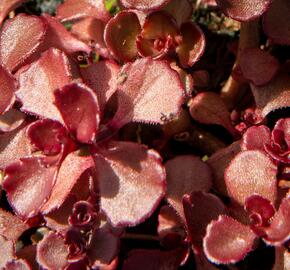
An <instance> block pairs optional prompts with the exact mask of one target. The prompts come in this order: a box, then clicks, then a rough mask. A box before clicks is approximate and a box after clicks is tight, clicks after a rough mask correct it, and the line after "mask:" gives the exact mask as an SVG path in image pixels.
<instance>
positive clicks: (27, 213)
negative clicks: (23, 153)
mask: <svg viewBox="0 0 290 270" xmlns="http://www.w3.org/2000/svg"><path fill="white" fill-rule="evenodd" d="M55 177H56V168H55V167H49V168H46V167H44V165H42V164H41V160H40V159H39V158H37V157H26V158H22V159H20V161H16V162H15V163H12V164H10V165H9V166H8V167H6V169H5V178H4V182H3V188H4V189H5V190H6V192H7V198H8V201H9V203H10V205H11V206H12V207H13V209H14V210H15V212H16V213H17V214H18V215H20V216H22V217H24V218H29V217H32V216H34V215H36V214H37V213H38V211H39V210H40V208H41V206H42V205H43V204H44V203H45V201H46V200H47V198H48V197H49V195H50V193H51V190H52V187H53V184H54V182H55Z"/></svg>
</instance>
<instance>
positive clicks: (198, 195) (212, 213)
mask: <svg viewBox="0 0 290 270" xmlns="http://www.w3.org/2000/svg"><path fill="white" fill-rule="evenodd" d="M183 207H184V214H185V218H186V225H187V230H188V234H189V238H190V241H191V244H192V249H193V251H194V253H196V254H200V253H201V252H202V239H203V237H204V236H205V233H206V226H207V225H208V224H209V223H210V222H211V221H212V220H214V219H217V218H218V216H219V215H221V214H225V212H226V207H225V206H224V204H223V202H222V201H221V200H220V199H219V198H218V197H216V196H215V195H213V194H210V193H206V192H201V191H196V192H193V193H191V195H185V196H184V197H183Z"/></svg>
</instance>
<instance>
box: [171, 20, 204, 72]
mask: <svg viewBox="0 0 290 270" xmlns="http://www.w3.org/2000/svg"><path fill="white" fill-rule="evenodd" d="M180 32H181V36H182V42H181V44H180V45H179V46H178V47H177V48H176V52H177V54H178V58H179V61H180V64H181V65H182V66H183V67H184V68H186V67H191V66H192V65H193V64H194V63H196V62H197V61H198V60H199V59H200V57H201V56H202V55H203V53H204V50H205V36H204V34H203V32H202V30H201V29H200V28H199V27H198V26H197V25H196V24H195V23H193V22H186V23H184V24H182V25H181V27H180Z"/></svg>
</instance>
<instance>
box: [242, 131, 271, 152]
mask: <svg viewBox="0 0 290 270" xmlns="http://www.w3.org/2000/svg"><path fill="white" fill-rule="evenodd" d="M270 138H271V132H270V129H269V128H268V127H266V126H263V125H262V126H252V127H250V128H248V129H247V131H246V132H245V133H244V135H243V140H242V142H241V149H242V150H261V151H264V145H265V144H269V143H270Z"/></svg>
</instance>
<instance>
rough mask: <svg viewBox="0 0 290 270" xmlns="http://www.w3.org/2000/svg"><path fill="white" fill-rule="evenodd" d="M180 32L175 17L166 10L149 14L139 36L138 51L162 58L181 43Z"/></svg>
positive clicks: (144, 55)
mask: <svg viewBox="0 0 290 270" xmlns="http://www.w3.org/2000/svg"><path fill="white" fill-rule="evenodd" d="M180 39H181V37H180V34H179V29H178V26H177V24H176V22H175V20H174V18H173V17H172V16H171V15H169V14H168V13H166V12H154V13H151V14H149V15H148V16H147V17H146V19H145V22H144V25H143V28H142V31H141V33H140V35H138V37H137V40H136V42H137V48H138V53H139V54H140V55H141V56H143V57H147V56H151V57H153V58H154V59H160V58H161V57H164V56H165V55H167V54H168V53H170V52H172V51H174V50H175V47H176V46H177V45H178V44H179V43H180Z"/></svg>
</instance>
